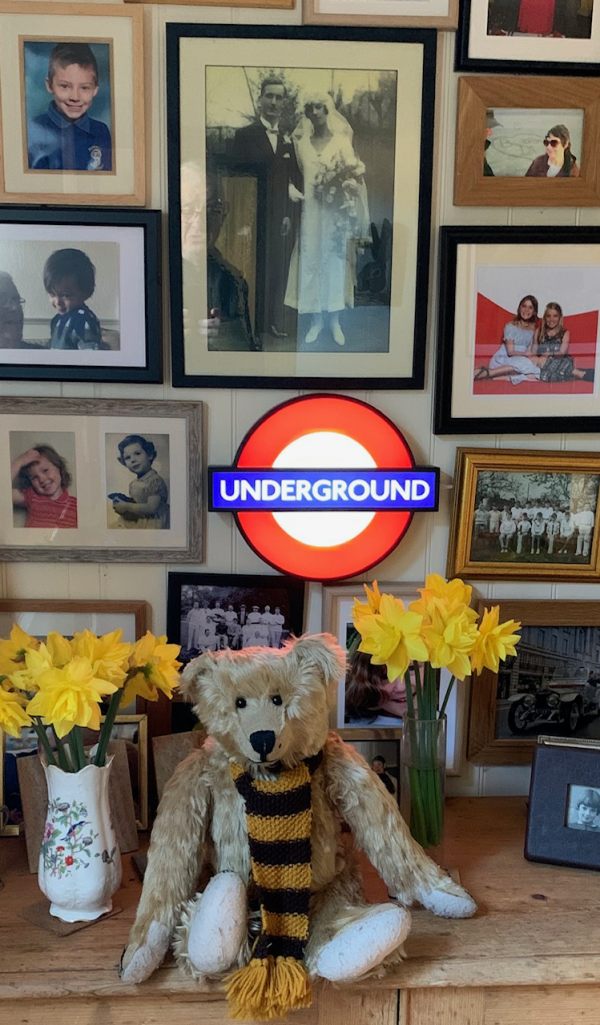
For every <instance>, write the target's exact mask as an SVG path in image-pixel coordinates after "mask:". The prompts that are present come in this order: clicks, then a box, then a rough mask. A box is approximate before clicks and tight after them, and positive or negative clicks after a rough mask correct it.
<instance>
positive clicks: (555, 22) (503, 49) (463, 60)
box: [455, 0, 600, 75]
mask: <svg viewBox="0 0 600 1025" xmlns="http://www.w3.org/2000/svg"><path fill="white" fill-rule="evenodd" d="M599 60H600V5H599V4H598V0H463V3H462V4H461V13H460V19H459V23H458V32H457V36H456V63H455V67H456V70H457V71H487V72H488V73H492V72H496V71H499V72H507V71H509V72H512V73H513V74H515V75H532V74H533V75H536V74H544V75H563V74H567V75H571V74H572V75H596V74H597V68H598V61H599Z"/></svg>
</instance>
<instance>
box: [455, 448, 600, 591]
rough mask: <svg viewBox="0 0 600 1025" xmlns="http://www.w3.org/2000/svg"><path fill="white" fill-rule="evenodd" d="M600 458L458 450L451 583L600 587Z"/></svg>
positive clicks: (587, 454) (590, 454)
mask: <svg viewBox="0 0 600 1025" xmlns="http://www.w3.org/2000/svg"><path fill="white" fill-rule="evenodd" d="M599 492H600V457H599V456H598V455H597V454H596V453H593V452H570V451H568V452H547V451H545V450H544V451H538V452H531V451H525V450H517V449H490V448H459V449H458V450H457V455H456V468H455V472H454V507H453V512H452V523H451V527H450V545H449V549H448V567H447V572H448V575H449V576H460V577H468V578H469V579H471V578H475V577H479V578H483V579H484V580H490V579H499V580H550V581H555V580H581V581H584V580H599V579H600V538H599V534H600V519H599V516H598V496H599Z"/></svg>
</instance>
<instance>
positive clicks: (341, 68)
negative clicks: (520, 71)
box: [167, 24, 436, 389]
mask: <svg viewBox="0 0 600 1025" xmlns="http://www.w3.org/2000/svg"><path fill="white" fill-rule="evenodd" d="M389 44H392V45H391V46H390V45H389ZM274 51H276V52H277V65H278V66H277V68H275V69H273V68H272V64H273V52H274ZM249 54H251V63H249V61H250V57H249V56H248V55H249ZM350 54H352V58H350V56H349V55H350ZM435 59H436V54H435V33H434V32H433V31H428V30H426V29H422V30H420V29H406V30H400V29H395V28H387V29H386V28H371V29H367V28H365V29H358V28H328V27H315V26H311V27H302V28H287V27H286V28H281V27H275V26H268V25H265V26H235V27H234V26H225V25H188V24H185V25H183V24H173V25H167V93H168V99H167V108H168V116H169V124H168V139H169V153H168V156H169V209H170V218H169V222H170V271H171V291H170V294H171V335H172V351H173V384H174V386H175V387H190V386H191V387H219V388H222V387H236V388H257V387H258V388H292V389H298V388H320V387H323V386H327V387H328V388H330V389H331V388H334V389H337V388H352V387H354V386H356V384H357V382H358V381H360V386H361V387H371V388H390V387H393V388H421V387H422V386H423V380H424V377H423V374H424V365H425V364H424V356H425V329H426V323H425V321H426V310H427V278H428V256H427V253H428V245H429V222H430V203H431V166H432V128H433V100H434V77H435ZM357 68H358V69H359V70H357ZM274 79H275V81H274ZM263 83H268V85H269V88H268V89H267V94H266V96H265V98H264V99H261V96H262V95H263V94H262V92H261V90H262V87H263ZM317 93H318V94H319V96H320V97H321V99H320V100H317V101H315V102H316V103H317V105H318V107H319V109H320V110H321V112H322V115H323V116H324V117H325V118H326V120H327V123H328V125H329V124H333V125H334V130H332V134H331V137H330V138H329V140H328V152H327V154H326V157H325V158H324V161H323V162H322V163H320V162H317V163H315V161H314V159H313V152H312V151H314V147H313V146H312V144H311V143H310V135H309V129H308V127H307V126H308V124H310V119H309V118H308V115H305V113H304V111H305V108H306V109H307V110H310V111H311V112H312V115H313V117H315V116H320V115H318V114H315V113H314V110H313V100H314V97H315V96H316V94H317ZM271 94H272V95H271ZM332 94H333V95H332ZM357 94H360V95H362V96H363V98H365V101H366V100H367V99H368V97H370V96H371V95H373V98H374V100H375V101H376V102H375V103H374V104H371V102H370V100H369V104H368V107H365V106H364V104H363V105H362V107H361V104H360V103H359V104H358V105H357V103H356V102H355V99H356V95H357ZM311 97H312V98H311ZM352 97H354V99H351V98H352ZM336 102H337V106H336ZM269 104H272V105H273V110H272V111H271V114H270V116H271V117H272V118H273V121H272V122H271V123H272V124H274V123H275V122H276V123H277V125H278V126H280V127H281V131H279V128H277V129H273V130H272V133H271V136H272V139H273V142H274V144H275V149H273V144H272V142H270V141H269V138H268V137H267V132H266V130H265V128H264V124H263V123H262V122H261V121H260V118H259V113H260V110H263V106H264V109H265V110H266V111H267V113H268V110H267V107H268V106H269ZM338 107H339V108H340V109H338ZM363 107H364V109H368V110H371V109H372V110H373V111H375V110H379V113H378V114H373V115H372V116H371V114H367V115H365V116H363V115H362V114H361V113H360V110H361V109H363ZM261 116H262V115H261ZM265 120H266V119H265ZM294 133H295V134H294ZM400 139H402V143H401V144H400ZM400 145H401V146H402V148H401V149H400ZM309 146H310V149H309V148H308V147H309ZM407 151H409V152H410V153H411V154H412V156H411V159H410V160H405V159H403V157H402V153H404V152H407ZM314 152H316V151H314ZM382 154H385V156H382ZM336 161H338V163H335V162H336ZM317 164H318V166H317ZM339 164H342V166H343V170H344V174H348V175H349V178H348V179H346V178H344V182H340V180H339V174H338V177H337V178H336V174H337V173H338V172H336V171H335V170H334V166H335V167H339ZM302 169H303V170H302ZM303 172H304V173H303ZM292 179H294V180H293V181H292ZM294 182H295V184H294ZM348 183H349V184H348ZM291 186H293V189H294V190H295V191H292V189H291V188H290V187H291ZM298 186H300V188H299V187H298ZM302 189H305V191H306V195H305V193H304V192H303V191H301V190H302ZM344 189H346V191H348V190H349V192H351V193H352V196H351V197H350V199H349V200H344V202H343V203H342V193H344V195H345V192H344ZM369 190H371V199H370V200H369ZM307 197H308V199H307ZM325 214H326V215H327V218H328V221H327V222H326V223H327V225H328V228H327V230H325V231H321V230H320V229H319V230H317V224H319V225H321V227H322V217H323V216H324V215H325ZM322 239H324V240H325V241H324V242H322V241H321V240H322ZM325 250H327V253H328V255H326V253H325ZM309 252H310V256H309V255H308V254H309ZM303 254H304V255H303ZM315 269H317V273H316V274H315ZM325 270H326V272H325ZM346 272H348V273H346ZM354 278H356V285H354V284H351V279H352V280H354ZM342 284H343V293H344V294H343V295H342V292H341V291H340V289H341V286H342ZM317 292H318V293H319V298H317ZM325 293H326V294H325ZM317 307H318V308H317ZM324 309H325V310H326V311H328V312H326V313H323V312H322V311H323V310H324ZM367 321H368V323H369V327H368V329H367ZM361 325H362V326H361Z"/></svg>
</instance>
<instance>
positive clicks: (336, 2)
mask: <svg viewBox="0 0 600 1025" xmlns="http://www.w3.org/2000/svg"><path fill="white" fill-rule="evenodd" d="M188 2H191V0H188ZM302 21H303V22H304V24H305V25H371V26H383V27H385V26H388V27H389V26H391V25H394V26H396V27H404V28H438V29H446V31H447V30H449V29H455V28H456V27H457V25H458V0H425V3H424V2H423V0H417V2H415V0H386V2H385V3H381V2H375V3H374V2H373V0H303V7H302Z"/></svg>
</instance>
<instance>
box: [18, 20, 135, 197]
mask: <svg viewBox="0 0 600 1025" xmlns="http://www.w3.org/2000/svg"><path fill="white" fill-rule="evenodd" d="M0 97H1V100H0V201H1V202H5V203H6V202H12V203H18V202H30V203H31V202H35V201H36V199H37V201H38V202H41V201H43V202H44V203H60V204H65V203H67V204H72V203H78V204H83V203H94V204H115V203H117V204H119V203H127V204H139V205H143V204H144V202H145V200H146V179H145V169H144V84H143V12H142V11H141V10H138V9H136V8H133V9H130V10H128V9H126V8H124V7H121V6H117V5H108V4H106V5H105V4H100V5H95V4H94V6H93V8H92V7H89V8H86V10H85V13H79V12H78V13H74V12H73V8H72V7H71V6H70V5H68V4H49V3H35V2H33V3H8V2H3V3H0ZM18 111H20V117H18V116H17V112H18Z"/></svg>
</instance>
